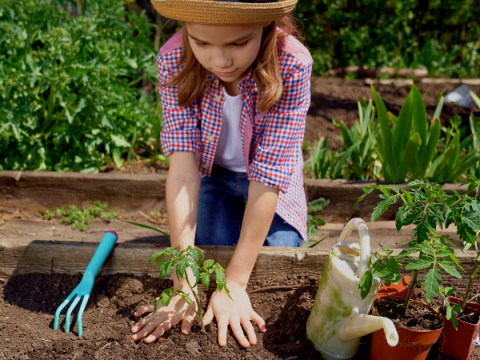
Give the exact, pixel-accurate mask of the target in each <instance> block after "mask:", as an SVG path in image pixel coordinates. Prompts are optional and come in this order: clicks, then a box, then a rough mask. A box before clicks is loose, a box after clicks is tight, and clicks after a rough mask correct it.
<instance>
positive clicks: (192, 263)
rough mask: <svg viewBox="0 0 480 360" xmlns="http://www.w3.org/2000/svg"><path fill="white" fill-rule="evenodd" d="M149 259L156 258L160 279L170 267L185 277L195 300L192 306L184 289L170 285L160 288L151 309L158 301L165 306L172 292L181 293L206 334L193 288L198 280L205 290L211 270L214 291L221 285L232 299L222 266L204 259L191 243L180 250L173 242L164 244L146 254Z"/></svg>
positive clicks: (178, 274)
mask: <svg viewBox="0 0 480 360" xmlns="http://www.w3.org/2000/svg"><path fill="white" fill-rule="evenodd" d="M152 260H155V261H156V262H157V265H158V267H159V268H160V277H161V279H162V280H163V279H165V277H166V276H167V275H168V274H170V272H171V271H172V270H173V269H175V274H176V276H177V279H178V280H181V279H185V280H186V281H187V284H188V287H189V288H190V290H191V291H192V294H193V296H194V297H195V301H196V303H197V307H196V308H195V306H193V301H192V299H191V298H190V297H189V296H188V295H187V294H186V293H185V292H184V291H182V290H176V289H174V288H173V287H171V288H168V289H166V290H164V291H163V292H162V294H161V295H160V296H159V297H157V298H156V299H155V300H154V301H153V306H154V310H153V311H154V312H155V311H157V306H158V303H159V302H160V303H161V305H162V306H168V304H169V303H170V300H172V297H173V295H178V296H181V297H182V298H183V299H184V300H185V301H186V302H187V303H188V305H189V306H190V307H191V308H192V309H193V311H195V313H196V314H197V316H198V318H199V319H200V324H201V326H202V329H201V331H202V333H204V334H206V332H205V326H204V324H203V312H202V307H201V304H200V300H199V298H198V295H197V292H196V291H195V290H194V289H195V287H197V285H199V284H202V285H203V287H204V289H205V290H206V291H208V287H209V285H210V275H211V274H212V273H213V272H214V271H215V276H216V278H215V282H216V284H217V289H218V291H222V290H224V289H225V291H226V293H227V295H228V297H229V298H230V299H231V300H232V301H233V299H232V297H231V296H230V291H229V290H228V287H227V283H226V281H225V269H224V268H223V267H222V266H221V265H220V264H219V263H216V262H215V261H214V260H212V259H208V260H205V261H204V260H203V253H202V251H201V250H199V249H195V248H192V247H191V246H189V247H188V248H186V249H185V250H182V251H178V250H177V247H176V246H174V247H169V248H166V249H165V250H163V251H160V252H158V253H156V254H153V255H152V256H151V257H150V260H149V262H151V261H152ZM187 268H190V269H192V272H193V275H194V276H195V279H196V280H195V283H194V284H192V283H191V282H190V280H189V279H188V276H187Z"/></svg>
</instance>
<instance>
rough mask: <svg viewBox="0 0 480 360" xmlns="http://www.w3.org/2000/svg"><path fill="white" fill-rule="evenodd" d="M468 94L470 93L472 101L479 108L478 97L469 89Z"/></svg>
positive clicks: (479, 101) (479, 100)
mask: <svg viewBox="0 0 480 360" xmlns="http://www.w3.org/2000/svg"><path fill="white" fill-rule="evenodd" d="M470 95H472V98H473V101H475V104H477V108H479V109H480V98H479V97H478V96H477V94H475V93H474V92H473V91H472V90H470Z"/></svg>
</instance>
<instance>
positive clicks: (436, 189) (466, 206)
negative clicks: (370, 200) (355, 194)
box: [357, 176, 480, 326]
mask: <svg viewBox="0 0 480 360" xmlns="http://www.w3.org/2000/svg"><path fill="white" fill-rule="evenodd" d="M462 186H468V188H467V191H466V193H465V194H463V195H461V194H459V193H458V192H457V191H454V192H453V194H447V193H446V192H445V191H444V190H443V188H442V187H441V186H440V185H438V184H436V183H430V182H425V181H420V180H416V181H413V182H411V183H409V184H408V186H407V189H406V190H404V189H399V188H398V187H396V186H395V185H370V188H368V189H364V195H363V196H361V197H360V198H359V199H358V201H362V200H363V199H364V198H365V197H366V196H368V195H369V194H371V193H372V192H373V190H379V191H380V192H381V194H380V198H381V199H383V200H382V201H381V202H380V203H379V204H378V206H377V207H376V208H375V210H374V212H373V213H372V221H375V220H377V219H378V218H379V217H380V216H381V214H383V212H385V211H386V210H387V209H388V208H389V207H390V206H391V205H393V204H395V203H396V202H397V201H398V200H399V199H401V201H402V206H401V207H400V208H399V209H398V212H397V217H396V225H397V229H398V230H400V229H401V228H402V227H403V226H406V225H410V224H413V225H414V229H413V233H414V234H415V238H414V240H412V241H410V242H407V243H405V244H406V245H408V248H407V249H404V250H402V252H401V253H400V254H398V255H397V256H395V257H393V258H392V257H391V255H392V251H391V250H388V249H386V248H385V247H384V246H382V248H383V249H384V251H385V253H386V256H382V255H380V254H378V253H376V254H375V259H374V260H373V264H372V270H371V272H372V273H373V274H374V275H375V276H377V277H379V278H380V279H382V280H386V281H393V282H396V281H398V280H399V279H400V277H399V274H400V273H399V270H400V268H403V269H405V270H407V271H409V272H412V273H413V275H414V276H413V281H412V282H411V284H410V292H409V296H408V298H407V300H406V303H405V306H406V307H408V302H409V300H410V296H411V294H412V292H413V288H414V287H415V285H416V283H417V274H418V272H419V271H420V270H424V269H425V270H426V271H427V273H426V276H425V280H424V281H423V283H422V285H423V286H424V287H425V291H426V297H427V301H428V302H430V301H432V300H433V298H434V297H435V295H436V294H437V293H440V294H441V295H442V296H446V294H447V293H448V292H449V290H442V289H441V288H440V284H441V283H442V279H441V271H444V272H446V273H448V274H449V275H451V276H454V277H456V278H461V277H462V275H461V274H460V272H459V271H458V270H457V268H459V269H461V270H462V271H463V269H462V267H461V266H460V263H459V261H458V259H457V258H456V256H455V253H454V251H453V248H452V245H453V246H457V245H456V244H455V242H454V241H453V240H452V239H451V238H450V237H449V236H447V235H438V234H437V227H440V228H441V229H443V228H444V227H445V228H447V227H448V226H449V225H450V224H451V223H452V222H453V223H454V224H455V225H456V227H457V234H458V235H459V237H460V239H461V240H463V242H464V251H465V250H467V249H468V248H470V247H472V246H474V247H475V250H476V251H477V261H476V262H475V265H474V267H473V269H472V272H471V274H470V282H469V285H468V287H467V291H466V295H465V299H464V301H463V304H462V307H461V309H460V310H461V311H458V310H455V311H457V312H459V313H461V312H462V311H463V310H464V308H465V306H466V304H467V302H468V294H469V290H470V287H471V284H472V281H473V278H474V277H475V275H476V273H477V272H478V270H479V268H480V260H479V259H480V250H478V246H477V237H478V234H479V233H480V201H479V196H480V180H479V179H478V178H476V177H474V176H471V177H469V179H468V180H467V181H465V182H464V183H462ZM472 194H473V195H472ZM357 203H358V202H357ZM414 254H416V255H417V258H415V259H412V255H414ZM402 259H403V261H401V262H400V261H398V260H402ZM405 264H406V265H405ZM359 288H360V290H361V293H362V296H366V295H367V294H368V291H369V290H370V288H368V289H367V287H366V286H365V284H362V286H359ZM447 295H448V294H447ZM452 306H453V305H452ZM450 307H451V305H450V304H449V305H448V309H447V313H448V315H449V317H451V316H453V315H452V309H451V308H450ZM457 307H458V306H457ZM455 309H457V308H455ZM452 321H453V322H454V325H455V326H456V320H455V321H454V320H452Z"/></svg>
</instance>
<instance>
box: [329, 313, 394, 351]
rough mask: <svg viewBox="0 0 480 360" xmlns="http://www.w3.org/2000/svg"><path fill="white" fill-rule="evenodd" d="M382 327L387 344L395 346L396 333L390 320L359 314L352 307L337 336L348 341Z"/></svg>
mask: <svg viewBox="0 0 480 360" xmlns="http://www.w3.org/2000/svg"><path fill="white" fill-rule="evenodd" d="M382 328H383V330H384V331H385V338H386V339H387V343H388V345H390V346H396V345H397V344H398V333H397V330H396V329H395V325H393V322H392V320H390V319H387V318H384V317H380V316H372V315H364V314H359V313H358V311H356V310H355V309H354V310H353V311H352V313H351V315H350V317H349V319H347V321H346V322H345V323H344V324H343V327H342V328H341V329H340V331H339V332H338V337H339V339H340V340H341V341H344V342H348V341H351V340H353V339H357V338H360V337H362V336H365V335H368V334H371V333H373V332H375V331H377V330H380V329H382Z"/></svg>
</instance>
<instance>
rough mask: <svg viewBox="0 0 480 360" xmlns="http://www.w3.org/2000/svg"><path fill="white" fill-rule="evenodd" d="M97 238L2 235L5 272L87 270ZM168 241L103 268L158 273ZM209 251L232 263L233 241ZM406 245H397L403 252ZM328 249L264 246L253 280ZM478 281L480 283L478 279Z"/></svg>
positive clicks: (468, 264) (310, 265) (315, 265)
mask: <svg viewBox="0 0 480 360" xmlns="http://www.w3.org/2000/svg"><path fill="white" fill-rule="evenodd" d="M96 247H97V244H95V243H81V242H61V241H40V240H37V241H29V240H0V278H3V279H8V278H9V277H11V276H15V275H24V274H29V273H42V274H49V273H67V274H76V273H82V272H83V271H84V270H85V268H86V266H87V265H88V263H89V261H90V259H91V257H92V256H93V254H94V252H95V249H96ZM164 247H165V246H162V245H155V244H135V243H123V244H117V245H116V246H115V248H114V250H113V252H112V254H111V255H110V257H109V258H108V259H107V260H106V261H105V264H104V266H103V268H102V270H101V274H103V275H111V274H116V273H124V274H131V275H138V276H140V275H144V274H147V275H150V276H159V271H158V268H157V267H156V265H155V264H153V263H152V264H148V259H149V258H150V256H151V255H152V254H154V253H155V252H158V251H160V250H161V249H163V248H164ZM202 249H203V250H204V251H205V257H206V258H208V259H214V260H215V261H218V262H219V263H220V264H221V265H222V266H223V267H226V266H227V265H228V262H229V261H230V258H231V256H232V254H233V251H234V249H235V248H234V247H229V246H217V247H215V246H205V247H202ZM400 251H401V249H396V250H395V252H394V254H398V253H399V252H400ZM327 255H328V250H324V249H315V248H314V249H304V248H270V247H264V248H262V250H261V252H260V254H259V257H258V259H257V262H256V264H255V267H254V269H253V272H252V276H251V280H256V279H259V278H266V277H272V276H275V275H279V274H282V275H285V274H291V273H292V272H297V271H313V272H316V273H321V272H322V271H323V266H324V264H325V260H326V258H327ZM456 255H457V257H458V259H459V260H460V261H461V262H462V266H463V267H464V269H465V270H466V273H467V274H468V272H469V271H470V270H471V269H472V267H473V264H474V263H475V258H476V256H475V253H474V252H473V251H470V252H468V253H466V254H464V253H461V252H459V251H456ZM442 276H443V279H444V284H445V285H449V286H455V287H457V288H458V287H466V284H467V282H468V278H466V277H465V278H463V279H456V278H454V277H452V276H450V275H448V274H443V275H442ZM475 283H479V280H478V279H477V280H476V281H475Z"/></svg>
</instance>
